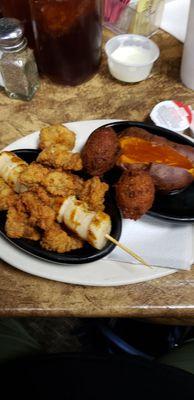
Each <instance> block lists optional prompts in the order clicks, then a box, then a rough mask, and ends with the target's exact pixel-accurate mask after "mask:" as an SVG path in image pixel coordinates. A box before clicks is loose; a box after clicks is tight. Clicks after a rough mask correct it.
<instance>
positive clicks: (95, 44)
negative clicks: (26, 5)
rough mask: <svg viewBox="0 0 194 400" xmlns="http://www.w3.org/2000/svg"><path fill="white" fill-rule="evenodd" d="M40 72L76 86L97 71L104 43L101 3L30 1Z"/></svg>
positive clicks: (98, 0)
mask: <svg viewBox="0 0 194 400" xmlns="http://www.w3.org/2000/svg"><path fill="white" fill-rule="evenodd" d="M30 5H31V14H32V20H33V28H34V36H35V41H36V52H37V57H38V58H37V62H38V65H39V68H40V71H41V72H42V73H44V74H46V75H48V76H50V78H51V79H53V80H54V81H56V82H58V83H61V84H66V85H77V84H80V83H82V82H83V81H85V80H87V79H89V78H90V77H91V76H92V75H93V74H94V73H95V72H96V71H97V69H98V66H99V63H100V58H101V44H102V1H101V0H30Z"/></svg>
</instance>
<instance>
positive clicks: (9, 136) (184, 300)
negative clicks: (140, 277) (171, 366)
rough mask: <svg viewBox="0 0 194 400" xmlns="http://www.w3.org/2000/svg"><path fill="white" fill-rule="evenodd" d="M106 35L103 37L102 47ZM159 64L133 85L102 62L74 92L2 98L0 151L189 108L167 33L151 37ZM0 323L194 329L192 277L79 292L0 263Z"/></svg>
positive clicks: (193, 97)
mask: <svg viewBox="0 0 194 400" xmlns="http://www.w3.org/2000/svg"><path fill="white" fill-rule="evenodd" d="M110 36H111V33H110V32H105V33H104V40H105V41H106V40H107V39H108V38H109V37H110ZM153 40H154V41H155V42H156V43H157V44H158V45H159V47H160V51H161V56H160V58H159V60H158V62H157V63H156V65H155V67H154V70H153V72H152V75H151V77H150V78H149V79H147V80H146V81H143V82H141V83H138V84H133V85H130V84H124V83H120V82H118V81H116V80H114V79H113V78H111V76H110V75H109V72H108V68H107V63H106V58H105V55H104V54H103V58H102V63H101V66H100V69H99V72H98V73H97V74H96V75H95V76H94V77H93V78H92V79H91V80H90V81H88V82H86V83H84V84H82V85H80V86H77V87H63V86H57V85H55V84H53V83H51V82H50V81H49V80H47V79H43V78H42V79H41V86H40V89H39V90H38V92H37V94H36V95H35V97H34V98H33V100H32V101H31V102H22V101H18V100H10V99H9V98H8V97H6V95H5V94H4V92H3V90H2V91H0V148H3V147H4V146H5V145H7V144H9V143H11V142H13V141H14V140H16V139H18V138H20V137H22V136H25V135H27V134H29V133H31V132H33V131H35V130H39V129H40V128H41V127H43V126H45V125H48V124H53V123H62V122H70V121H78V120H90V119H103V118H114V119H117V118H118V119H129V120H132V121H144V120H146V119H147V117H148V115H149V112H150V110H151V109H152V107H153V106H154V105H155V104H156V103H157V102H159V101H162V100H167V99H176V100H180V101H183V102H184V103H186V104H191V106H193V107H194V92H192V91H191V90H189V89H187V88H185V87H184V86H183V85H182V84H181V82H180V78H179V69H180V61H181V54H182V44H181V43H180V42H178V41H177V40H176V39H175V38H173V37H171V36H169V35H168V34H167V33H164V32H159V33H157V34H156V35H154V36H153ZM0 316H77V317H124V316H125V317H126V316H128V317H141V318H149V319H150V320H153V321H159V322H162V321H164V322H166V321H167V322H168V323H169V322H170V323H177V321H178V323H183V324H191V323H194V269H193V270H191V271H190V272H179V273H175V274H173V275H169V276H167V277H164V278H160V279H156V280H152V281H148V282H145V283H139V284H136V285H128V286H121V287H115V288H114V287H107V288H104V287H84V286H77V285H69V284H64V283H60V282H54V281H49V280H46V279H42V278H38V277H34V276H31V275H28V274H26V273H23V272H21V271H19V270H17V269H15V268H13V267H11V266H10V265H8V264H6V263H4V262H3V261H1V262H0Z"/></svg>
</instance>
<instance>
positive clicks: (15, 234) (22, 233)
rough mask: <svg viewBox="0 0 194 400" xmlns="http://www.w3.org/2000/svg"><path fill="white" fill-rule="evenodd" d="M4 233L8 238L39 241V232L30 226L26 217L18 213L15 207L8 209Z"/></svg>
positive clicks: (24, 214) (23, 213)
mask: <svg viewBox="0 0 194 400" xmlns="http://www.w3.org/2000/svg"><path fill="white" fill-rule="evenodd" d="M5 231H6V234H7V236H8V237H10V238H15V239H20V238H25V239H30V240H35V241H37V240H39V239H40V234H39V232H38V231H37V230H36V229H35V228H34V227H33V226H31V225H30V221H29V217H28V215H27V214H26V213H25V212H22V211H18V209H17V208H16V207H10V208H9V210H8V213H7V220H6V223H5Z"/></svg>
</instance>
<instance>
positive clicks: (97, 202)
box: [79, 176, 109, 211]
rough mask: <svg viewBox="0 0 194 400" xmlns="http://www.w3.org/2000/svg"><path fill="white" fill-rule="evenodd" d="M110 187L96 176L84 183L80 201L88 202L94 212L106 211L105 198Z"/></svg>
mask: <svg viewBox="0 0 194 400" xmlns="http://www.w3.org/2000/svg"><path fill="white" fill-rule="evenodd" d="M108 189H109V186H108V185H107V183H104V182H101V180H100V179H99V178H98V177H97V176H94V177H93V178H91V179H88V180H87V181H85V182H84V185H83V189H82V191H81V192H80V194H79V199H80V200H82V201H84V202H86V203H87V204H88V206H89V209H90V210H92V211H103V210H104V196H105V193H106V192H107V190H108Z"/></svg>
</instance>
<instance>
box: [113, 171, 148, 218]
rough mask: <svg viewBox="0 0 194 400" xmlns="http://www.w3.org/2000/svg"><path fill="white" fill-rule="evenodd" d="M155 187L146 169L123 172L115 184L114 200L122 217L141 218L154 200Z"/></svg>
mask: <svg viewBox="0 0 194 400" xmlns="http://www.w3.org/2000/svg"><path fill="white" fill-rule="evenodd" d="M154 195H155V187H154V182H153V179H152V178H151V176H150V175H149V173H148V172H147V171H144V170H142V171H131V172H124V173H123V174H122V175H121V177H120V179H119V181H118V182H117V184H116V200H117V204H118V206H119V207H120V209H121V211H122V214H123V217H124V218H131V219H134V220H136V219H138V218H141V216H142V215H144V214H145V213H146V212H147V211H148V210H149V209H150V208H151V207H152V204H153V202H154Z"/></svg>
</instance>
